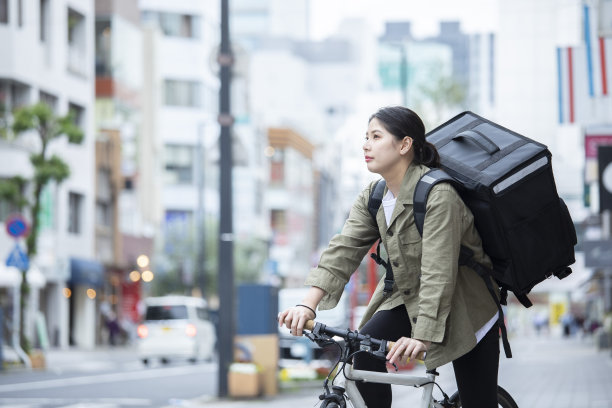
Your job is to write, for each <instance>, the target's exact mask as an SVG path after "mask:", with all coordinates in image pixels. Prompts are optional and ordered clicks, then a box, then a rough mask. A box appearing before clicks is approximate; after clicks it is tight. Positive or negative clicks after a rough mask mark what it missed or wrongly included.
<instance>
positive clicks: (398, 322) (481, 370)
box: [354, 306, 499, 408]
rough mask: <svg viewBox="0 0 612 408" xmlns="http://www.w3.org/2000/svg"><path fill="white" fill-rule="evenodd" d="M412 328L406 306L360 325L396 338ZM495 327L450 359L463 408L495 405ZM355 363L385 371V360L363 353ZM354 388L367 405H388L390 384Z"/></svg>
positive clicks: (365, 330) (378, 334)
mask: <svg viewBox="0 0 612 408" xmlns="http://www.w3.org/2000/svg"><path fill="white" fill-rule="evenodd" d="M411 327H412V326H411V324H410V319H409V318H408V313H407V312H406V308H405V307H404V306H398V307H396V308H395V309H392V310H382V311H380V312H377V313H376V314H374V316H372V319H370V320H369V321H368V322H367V323H366V324H365V326H363V328H362V330H361V333H362V334H369V335H371V336H372V337H375V338H379V339H385V340H392V341H396V340H398V339H399V338H400V337H410V333H411ZM498 330H499V329H498V327H497V325H494V326H493V328H492V329H491V330H489V332H488V333H487V334H486V335H485V337H484V338H483V339H482V340H481V341H480V342H479V343H478V344H477V345H476V347H474V348H473V349H472V350H471V351H470V352H468V353H467V354H465V355H463V356H461V357H459V358H458V359H457V360H455V361H453V369H454V371H455V379H456V380H457V388H458V389H459V395H460V396H461V402H462V405H463V407H464V408H494V407H497V371H498V367H499V334H498ZM354 366H355V368H356V369H359V370H370V371H379V372H385V371H387V368H386V364H385V362H384V361H382V360H378V359H375V358H373V357H372V356H370V355H368V354H365V353H359V354H357V355H356V356H355V359H354ZM357 388H358V389H359V392H360V393H361V395H362V396H363V399H364V401H365V403H366V405H367V406H368V407H376V408H379V407H380V408H390V407H391V399H392V396H391V385H389V384H376V383H361V382H359V383H357Z"/></svg>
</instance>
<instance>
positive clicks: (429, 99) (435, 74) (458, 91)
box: [419, 68, 467, 128]
mask: <svg viewBox="0 0 612 408" xmlns="http://www.w3.org/2000/svg"><path fill="white" fill-rule="evenodd" d="M431 78H432V79H431V80H430V81H429V82H427V83H424V84H421V85H419V91H420V94H421V100H420V101H419V102H420V104H419V105H421V107H420V108H419V110H420V111H430V112H431V113H432V115H433V117H431V118H428V117H425V118H423V119H424V120H425V122H426V125H427V126H426V127H427V128H430V127H435V126H438V125H439V124H440V121H441V119H442V118H443V117H446V116H447V115H448V114H450V113H452V111H453V110H457V109H459V108H463V106H464V104H465V102H466V99H467V94H466V89H465V86H464V85H463V84H462V83H460V82H459V81H457V80H456V79H455V78H454V77H452V76H449V75H443V74H441V72H440V69H439V68H435V69H433V70H432V72H431ZM426 106H429V107H430V108H431V109H429V110H428V109H426Z"/></svg>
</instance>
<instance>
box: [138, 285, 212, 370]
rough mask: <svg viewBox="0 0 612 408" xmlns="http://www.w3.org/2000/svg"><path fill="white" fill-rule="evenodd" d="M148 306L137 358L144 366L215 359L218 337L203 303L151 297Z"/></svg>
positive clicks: (166, 297)
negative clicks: (176, 361)
mask: <svg viewBox="0 0 612 408" xmlns="http://www.w3.org/2000/svg"><path fill="white" fill-rule="evenodd" d="M145 305H146V309H145V315H144V321H143V322H142V324H140V325H139V326H138V337H139V339H138V356H139V359H140V360H141V361H142V362H143V363H144V364H148V363H149V362H150V361H151V360H152V359H158V360H160V361H161V362H162V363H167V362H169V361H170V360H174V359H182V360H184V359H187V360H189V361H191V362H196V361H197V360H199V359H204V360H207V361H210V360H212V359H213V357H214V354H215V345H216V341H217V336H216V332H215V327H214V325H213V323H212V322H211V321H210V319H209V315H208V309H207V305H206V301H205V300H204V299H201V298H195V297H189V296H162V297H152V298H147V299H146V300H145Z"/></svg>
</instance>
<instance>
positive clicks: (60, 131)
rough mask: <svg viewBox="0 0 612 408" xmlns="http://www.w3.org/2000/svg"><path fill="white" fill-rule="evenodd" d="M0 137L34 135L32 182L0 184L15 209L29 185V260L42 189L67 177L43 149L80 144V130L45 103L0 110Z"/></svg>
mask: <svg viewBox="0 0 612 408" xmlns="http://www.w3.org/2000/svg"><path fill="white" fill-rule="evenodd" d="M0 128H1V132H0V137H3V138H6V139H17V138H19V137H20V136H21V135H22V134H23V133H28V132H30V131H33V132H35V133H37V134H38V137H39V141H40V145H39V150H38V151H37V152H33V153H32V154H31V155H30V162H31V163H32V166H33V168H34V177H33V179H32V180H26V179H23V178H19V177H14V178H12V179H8V180H3V181H2V182H0V200H6V201H9V202H11V203H12V204H14V205H17V206H19V207H21V206H24V205H25V204H26V203H27V201H26V198H25V197H24V196H23V195H22V194H23V191H24V190H25V189H24V186H25V184H26V183H28V182H31V183H32V185H33V186H32V187H33V188H32V190H33V192H34V193H33V197H32V201H31V205H30V221H31V222H32V227H31V229H30V235H29V236H28V237H27V239H26V247H27V253H28V256H29V257H30V258H32V257H33V256H34V255H35V254H36V249H37V248H36V246H37V236H38V228H37V224H38V211H39V210H40V205H41V194H42V190H43V188H44V187H45V185H46V184H47V183H49V182H50V181H52V180H53V181H56V182H57V183H61V182H62V181H63V180H65V179H66V178H67V177H68V176H69V175H70V168H69V167H68V165H67V164H66V163H65V162H64V161H63V160H62V159H60V158H59V157H58V156H55V155H53V156H51V157H48V156H47V154H48V151H47V147H48V145H49V143H50V142H52V141H53V140H54V139H57V138H59V137H61V136H66V138H67V139H68V142H69V143H77V144H78V143H81V142H82V141H83V131H82V130H81V129H80V128H79V127H78V126H77V125H76V123H75V122H74V114H73V113H72V112H71V113H69V114H67V115H65V116H56V115H55V113H54V112H53V110H52V109H51V108H50V107H49V106H48V105H47V104H45V103H36V104H34V105H31V106H24V107H21V108H18V109H16V110H15V111H14V112H13V115H12V118H9V117H8V116H7V115H6V112H5V110H4V109H2V110H0ZM23 274H24V279H23V280H22V282H21V288H20V291H21V299H22V304H21V305H20V309H21V315H22V316H23V311H24V310H25V307H26V305H25V302H26V299H28V297H27V294H28V293H29V285H28V283H27V279H25V274H26V271H23ZM19 331H20V338H21V346H22V347H23V348H24V350H29V349H30V343H29V340H28V339H27V337H26V336H25V328H24V324H23V320H22V321H21V327H20V330H19Z"/></svg>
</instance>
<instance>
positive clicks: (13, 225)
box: [5, 214, 30, 238]
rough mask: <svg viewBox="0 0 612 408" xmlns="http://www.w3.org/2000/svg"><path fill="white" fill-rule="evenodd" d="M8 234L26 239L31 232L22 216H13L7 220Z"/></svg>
mask: <svg viewBox="0 0 612 408" xmlns="http://www.w3.org/2000/svg"><path fill="white" fill-rule="evenodd" d="M5 224H6V232H7V233H8V234H9V235H10V236H11V237H15V238H21V237H25V236H27V235H28V234H29V232H30V225H29V224H28V222H27V221H26V219H25V218H24V217H23V215H21V214H12V215H9V216H8V217H7V218H6V221H5Z"/></svg>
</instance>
